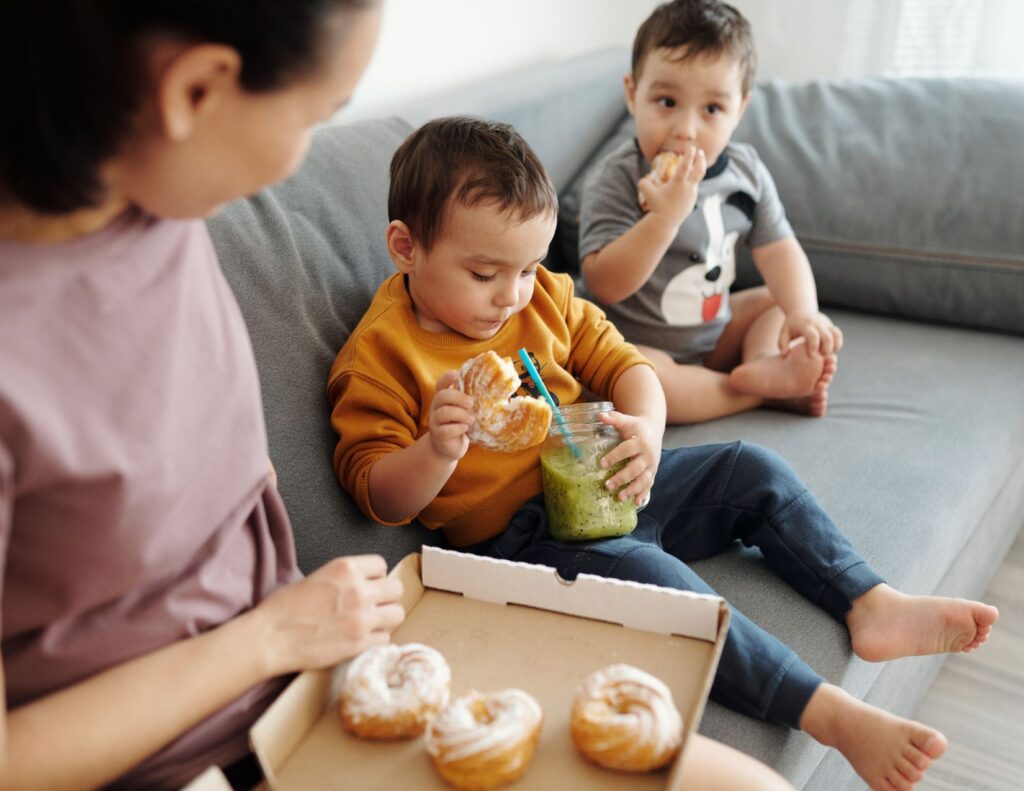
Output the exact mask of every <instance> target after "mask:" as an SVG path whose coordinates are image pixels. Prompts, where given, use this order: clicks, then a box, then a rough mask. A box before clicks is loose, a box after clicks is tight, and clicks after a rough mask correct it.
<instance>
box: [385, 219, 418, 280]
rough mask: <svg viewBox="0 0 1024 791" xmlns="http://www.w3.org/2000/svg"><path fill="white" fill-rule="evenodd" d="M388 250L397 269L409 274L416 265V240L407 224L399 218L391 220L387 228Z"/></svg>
mask: <svg viewBox="0 0 1024 791" xmlns="http://www.w3.org/2000/svg"><path fill="white" fill-rule="evenodd" d="M387 242H388V252H389V253H390V254H391V260H392V261H394V262H395V266H397V267H398V271H399V272H401V273H402V274H403V275H407V274H409V272H411V271H412V270H413V269H414V268H415V266H416V240H415V239H413V236H412V231H410V230H409V226H408V225H406V224H405V223H404V222H402V221H401V220H392V221H391V224H390V225H388V230H387Z"/></svg>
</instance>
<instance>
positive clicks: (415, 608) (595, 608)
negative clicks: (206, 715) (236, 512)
mask: <svg viewBox="0 0 1024 791" xmlns="http://www.w3.org/2000/svg"><path fill="white" fill-rule="evenodd" d="M391 575H392V576H395V577H397V578H399V579H400V580H401V581H402V582H403V584H404V587H405V592H404V594H403V597H402V605H403V606H404V607H405V609H406V612H407V613H408V616H407V620H406V623H405V624H403V625H402V626H401V627H399V629H398V630H396V633H395V640H396V642H412V641H417V642H427V643H428V644H433V645H435V646H436V647H439V648H442V649H443V650H442V653H445V655H446V657H448V658H449V660H450V662H451V663H452V669H453V690H452V692H453V694H461V693H462V692H463V691H465V690H460V689H458V688H457V686H456V684H455V683H454V682H455V679H456V677H457V676H458V675H459V674H460V672H461V674H462V675H463V676H464V677H465V676H466V675H468V674H469V671H472V673H475V674H476V676H477V677H476V678H473V679H471V681H472V683H470V687H473V688H487V687H486V686H483V684H486V683H487V681H486V680H485V681H483V682H482V683H481V678H480V674H481V673H483V672H485V671H486V670H487V668H488V667H491V666H493V667H491V672H492V673H493V674H495V675H496V676H497V680H496V681H495V682H494V683H496V684H502V680H503V679H505V678H508V677H509V676H510V674H511V673H512V670H511V668H512V667H514V665H515V664H516V657H514V656H512V655H510V652H511V653H515V652H517V651H522V652H524V655H529V652H530V651H531V650H532V651H534V652H536V651H538V650H541V651H543V650H544V649H545V648H546V647H547V646H549V645H550V646H555V645H561V646H563V648H564V647H567V648H568V649H577V650H578V649H579V648H580V646H581V645H583V644H584V643H587V641H590V645H587V646H585V649H586V650H588V651H590V652H591V654H595V653H596V654H602V653H605V652H604V651H603V648H604V647H605V646H609V648H610V641H616V645H617V646H618V648H619V649H620V650H619V653H621V651H622V650H627V651H628V650H633V651H634V653H635V651H636V650H638V646H642V645H644V646H647V647H646V648H644V650H645V651H649V654H650V656H651V657H652V661H655V660H657V659H658V658H659V657H658V656H656V655H660V660H661V661H662V662H663V665H662V669H663V670H664V672H663V673H662V674H660V677H662V679H663V680H666V682H671V681H673V680H674V679H671V678H669V677H668V676H669V675H671V672H672V671H671V667H672V665H671V664H664V663H665V661H666V660H670V661H674V660H675V658H676V657H683V658H684V659H685V661H686V662H687V663H688V665H687V666H688V667H689V668H690V671H691V672H689V673H688V674H687V675H686V678H685V684H686V689H685V692H686V695H685V697H686V700H687V702H686V703H685V705H681V706H680V711H681V713H682V714H683V718H684V750H685V745H686V741H687V740H688V737H689V734H690V733H692V732H693V731H694V730H696V727H697V725H698V724H699V721H700V716H701V714H702V713H703V708H704V703H705V701H706V700H707V695H708V692H709V691H710V687H711V683H712V680H713V678H714V670H715V668H716V667H717V664H718V658H719V656H720V654H721V650H722V645H723V643H724V639H725V633H726V630H727V627H728V621H729V610H728V607H727V606H726V604H725V602H724V601H723V600H722V599H721V598H720V597H717V596H706V595H702V594H694V593H688V592H684V591H676V590H670V589H666V588H660V587H658V586H654V585H643V584H639V583H632V582H624V581H620V580H611V579H605V578H602V577H595V576H591V575H580V576H579V577H578V578H577V579H576V580H574V581H571V582H568V581H565V580H563V579H561V578H560V577H559V576H558V573H557V571H556V570H555V569H552V568H547V567H544V566H537V565H532V564H526V563H516V562H512V561H505V560H496V559H492V558H486V557H480V556H476V555H470V554H466V553H462V552H453V551H450V550H444V549H438V548H434V547H424V550H423V554H422V556H420V555H410V556H408V557H406V558H405V559H404V560H402V562H401V563H399V564H398V565H397V566H396V567H395V568H394V569H393V570H392V572H391ZM453 594H456V595H453ZM506 605H514V606H509V607H506ZM515 605H518V606H515ZM566 615H568V616H574V617H573V618H570V619H568V620H567V619H566V618H565V616H566ZM455 621H458V623H457V624H456V623H455ZM524 624H526V626H524ZM498 625H500V627H501V628H500V629H497V628H496V627H497V626H498ZM621 627H625V628H627V629H630V630H634V633H633V634H632V635H631V639H629V640H626V641H622V640H621V638H622V632H621ZM488 628H490V629H492V630H493V632H492V634H491V638H490V639H491V642H492V643H493V642H494V641H495V639H497V640H501V639H505V640H507V641H508V644H506V645H503V646H499V647H496V648H494V651H495V652H496V655H495V656H494V657H492V658H491V659H492V661H491V662H489V663H488V662H481V661H480V656H481V652H482V651H486V650H488V649H487V647H486V646H487V643H486V642H480V641H477V642H475V643H473V644H472V645H470V644H469V643H466V644H462V643H461V642H460V641H461V640H462V635H461V634H459V638H458V639H457V640H454V642H453V641H452V637H451V636H452V635H453V634H458V633H459V632H460V630H463V631H469V632H473V633H474V634H476V633H478V632H480V631H481V630H486V629H488ZM537 628H541V629H542V630H543V631H542V633H543V634H545V635H546V639H545V640H540V641H539V640H535V639H533V640H530V639H526V640H524V639H521V638H522V633H523V631H524V629H537ZM423 630H427V631H426V632H424V631H423ZM533 633H534V632H530V635H532V634H533ZM424 634H426V635H427V637H426V638H424ZM645 635H646V636H645ZM517 636H518V637H517ZM445 639H448V640H449V642H448V643H444V640H445ZM467 639H469V638H467ZM559 640H561V641H562V643H559V642H558V641H559ZM566 641H568V642H566ZM602 641H604V642H602ZM645 641H646V642H645ZM595 645H596V646H597V647H598V649H597V650H596V651H595V650H594V646H595ZM563 648H559V649H557V650H558V651H562V650H563ZM680 651H686V652H688V653H687V655H686V656H685V657H684V656H683V654H681V653H679V652H680ZM673 652H676V653H673ZM608 653H609V655H610V656H615V655H616V651H614V650H610V651H609V652H608ZM460 654H467V655H471V656H472V661H471V662H468V663H467V660H466V656H460ZM646 655H647V654H645V656H646ZM548 657H551V655H550V654H548ZM560 657H561V655H560V654H559V656H556V657H551V660H552V661H551V662H550V663H546V664H545V668H544V672H545V674H550V673H559V672H561V673H562V675H563V676H564V677H559V678H558V679H556V680H557V681H558V682H559V685H560V687H561V689H560V690H559V694H560V695H564V694H567V692H566V691H567V690H568V689H571V688H574V686H575V684H577V683H578V681H579V680H580V678H577V677H576V675H577V674H576V673H575V672H574V671H575V669H576V665H573V664H572V662H573V661H576V660H566V661H567V662H568V663H569V665H570V668H569V669H568V670H567V669H566V668H562V669H561V670H558V669H557V667H556V666H557V664H558V662H557V661H555V660H557V659H559V658H560ZM590 658H591V659H593V658H594V657H593V656H592V655H591V657H590ZM534 660H535V657H534ZM616 661H617V660H616ZM460 662H461V663H462V664H461V669H460ZM347 664H348V663H347V662H345V663H342V664H341V665H339V666H338V667H336V668H333V669H327V670H320V671H314V672H307V673H303V674H301V675H300V676H298V677H297V678H296V679H295V680H294V681H293V682H292V684H291V685H290V686H289V687H288V688H287V689H286V690H285V691H284V692H283V693H282V694H281V695H280V696H279V697H278V699H277V700H276V701H275V702H274V703H273V704H272V705H271V707H270V708H269V709H268V710H267V711H266V712H265V713H264V715H263V716H262V717H261V718H260V719H259V720H258V721H257V723H256V724H255V725H254V726H253V728H252V730H251V731H250V742H251V744H252V748H253V752H254V753H255V754H256V756H257V758H258V759H259V761H260V764H261V766H262V768H263V772H264V776H265V777H266V778H267V782H268V784H269V785H270V786H271V788H274V787H281V783H280V782H279V780H280V775H281V772H282V770H283V769H284V768H285V765H286V764H287V763H288V762H289V760H290V759H291V758H292V757H293V756H294V757H295V759H296V761H299V762H302V761H311V760H312V761H318V760H320V759H321V757H323V756H325V755H327V753H329V752H330V753H334V752H336V751H335V750H334V749H333V747H328V745H338V744H339V743H340V744H341V746H343V747H347V748H349V749H359V750H361V751H362V752H361V753H360V756H367V760H368V761H369V760H371V759H373V756H374V754H375V751H377V750H379V749H380V745H379V743H367V742H360V743H358V744H357V743H356V742H355V741H354V740H352V739H351V737H348V736H347V735H342V734H341V732H340V723H339V722H338V718H337V717H336V716H333V713H332V712H327V711H325V708H327V707H328V706H331V704H332V703H333V702H334V700H336V698H337V695H338V690H339V686H340V680H341V679H342V678H343V676H344V671H345V669H346V667H347ZM607 664H610V662H608V663H607ZM481 665H483V667H482V666H481ZM595 669H596V668H595ZM534 681H536V679H534ZM541 681H552V679H549V678H546V677H545V678H542V679H541ZM674 681H677V682H678V679H675V680H674ZM537 683H540V681H537ZM669 685H670V687H671V686H672V684H671V683H670V684H669ZM502 686H509V684H502ZM524 688H528V689H529V691H531V693H535V694H537V696H538V698H539V699H541V700H542V703H544V702H545V700H544V695H545V694H547V692H549V691H545V690H543V689H538V687H537V686H536V685H534V687H532V688H530V687H526V686H525V685H524ZM677 690H678V683H677V688H676V690H674V692H673V694H676V691H677ZM677 702H678V700H677ZM564 704H565V701H559V705H558V706H557V708H554V707H550V704H549V707H548V708H545V719H546V724H545V729H546V731H547V729H548V724H547V720H548V719H549V718H548V712H549V710H550V711H551V712H552V714H553V715H557V716H560V714H561V711H562V710H563V709H565V708H566V707H565V705H564ZM332 708H333V707H332ZM557 716H555V717H553V718H552V720H554V719H557ZM551 727H555V726H554V724H553V723H552V726H551ZM565 730H567V729H565ZM307 737H308V738H307ZM545 738H546V733H545V734H543V735H542V746H543V745H544V739H545ZM339 740H344V741H343V742H340V741H339ZM563 741H564V742H565V745H567V746H564V745H563V747H564V749H566V750H572V747H571V742H570V740H569V739H568V735H567V734H566V735H565V737H564V740H563ZM392 749H394V748H392ZM538 752H540V750H538ZM350 758H351V756H350ZM336 759H337V756H333V757H332V756H327V757H326V758H324V760H327V761H330V760H336ZM422 760H424V761H425V760H426V759H425V758H423V759H422ZM358 763H361V761H355V760H350V762H349V763H347V764H345V768H346V771H348V772H353V771H354V772H358V771H359V770H358V769H354V768H353V766H354V765H355V764H358ZM583 763H585V762H583V761H582V760H581V759H578V756H576V755H575V753H573V754H572V760H571V761H562V762H561V764H564V765H565V766H566V767H567V768H566V770H565V771H566V772H568V773H569V775H571V773H572V771H574V770H573V769H572V766H575V765H577V764H583ZM680 764H681V762H680V761H677V762H676V764H675V766H674V768H673V770H672V771H671V772H670V774H669V777H668V781H667V785H666V781H665V779H664V774H661V775H660V776H658V777H655V778H653V780H654V782H657V783H658V784H659V787H669V788H676V787H678V784H679V781H680V777H679V775H680ZM588 766H589V765H588ZM426 768H427V772H428V773H430V774H429V781H428V780H425V784H426V785H427V787H436V786H435V785H434V784H432V783H431V782H430V781H436V778H435V777H434V776H433V774H432V772H431V770H430V768H429V766H427V767H426ZM591 770H592V767H591ZM531 771H532V770H531ZM559 771H561V769H560V770H559ZM605 776H606V777H608V778H610V780H608V781H607V782H608V783H612V782H616V781H619V782H622V776H621V775H617V774H612V773H605ZM335 778H336V779H337V776H336V775H335ZM351 779H352V780H353V781H358V777H352V778H351ZM536 780H537V777H536V776H533V777H531V775H529V774H528V775H527V777H526V778H524V782H526V783H527V786H528V787H531V788H532V787H535V785H536ZM629 780H630V781H632V780H633V778H632V777H631V778H629ZM574 781H575V777H572V776H567V777H565V778H563V782H569V783H572V782H574ZM306 782H307V783H308V784H309V786H310V787H312V785H313V782H312V781H311V780H309V779H308V778H307V781H306ZM437 782H439V781H437ZM287 785H288V787H289V788H291V787H299V786H298V785H296V784H295V783H294V782H289V783H288V784H287ZM524 787H526V786H524ZM648 787H651V786H650V784H649V785H648Z"/></svg>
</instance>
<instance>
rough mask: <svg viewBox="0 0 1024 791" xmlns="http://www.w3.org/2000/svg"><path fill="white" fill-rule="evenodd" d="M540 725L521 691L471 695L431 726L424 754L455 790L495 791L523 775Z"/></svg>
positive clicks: (538, 710) (539, 714)
mask: <svg viewBox="0 0 1024 791" xmlns="http://www.w3.org/2000/svg"><path fill="white" fill-rule="evenodd" d="M542 719H543V713H542V712H541V708H540V704H539V703H537V701H536V700H535V699H534V698H533V697H532V696H531V695H529V694H528V693H526V692H523V690H521V689H506V690H503V691H501V692H494V693H491V694H487V695H483V694H481V693H479V692H471V693H469V694H468V695H464V696H463V697H461V698H458V699H456V700H453V701H452V702H451V703H450V704H448V706H447V707H446V708H445V709H443V710H442V711H441V712H440V713H439V714H438V715H437V717H435V718H434V719H433V720H432V721H431V723H430V727H429V728H428V729H427V734H426V745H427V752H428V753H430V756H431V759H432V760H433V762H434V766H435V767H436V768H437V770H438V772H440V774H441V776H442V777H444V779H445V780H447V781H448V782H449V783H450V784H451V785H453V786H455V787H456V788H473V789H485V788H493V787H495V786H497V785H502V784H504V783H507V782H510V781H511V780H514V779H515V778H517V777H519V776H521V775H522V774H523V773H524V772H525V771H526V769H527V767H528V766H529V763H530V760H531V759H532V757H533V750H534V747H535V746H536V744H537V740H538V739H539V738H540V727H541V721H542Z"/></svg>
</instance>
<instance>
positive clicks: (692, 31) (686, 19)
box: [633, 0, 757, 96]
mask: <svg viewBox="0 0 1024 791" xmlns="http://www.w3.org/2000/svg"><path fill="white" fill-rule="evenodd" d="M683 46H685V47H686V48H687V50H686V56H685V58H684V60H685V59H688V58H693V57H696V56H698V55H704V54H710V55H718V54H720V53H723V52H727V53H729V55H731V56H732V57H733V58H734V59H735V60H736V61H737V62H738V63H739V64H740V67H741V68H742V69H743V95H744V96H746V95H747V94H748V93H750V89H751V88H752V87H753V85H754V72H755V71H756V67H757V55H756V53H755V51H754V36H753V33H752V32H751V30H750V23H749V22H748V21H747V20H746V18H745V17H744V16H743V15H742V14H741V13H740V12H739V11H737V10H736V9H735V8H733V7H732V6H731V5H728V4H727V3H722V2H720V1H719V0H672V2H670V3H662V4H661V5H660V6H658V7H657V8H655V9H654V11H653V12H652V13H651V15H650V16H649V17H647V19H646V20H645V21H644V23H643V24H642V25H641V26H640V29H639V30H638V31H637V33H636V37H635V38H634V39H633V79H634V80H639V79H640V73H641V72H642V71H643V66H644V61H645V60H646V59H647V56H648V55H649V54H650V53H651V51H652V50H655V49H663V48H664V49H676V48H677V47H683Z"/></svg>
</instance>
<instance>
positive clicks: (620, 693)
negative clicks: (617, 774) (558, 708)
mask: <svg viewBox="0 0 1024 791" xmlns="http://www.w3.org/2000/svg"><path fill="white" fill-rule="evenodd" d="M570 728H571V731H572V740H573V743H574V744H575V745H576V748H577V749H578V750H579V751H580V752H581V753H583V755H584V756H585V757H586V758H588V759H589V760H591V761H593V762H594V763H595V764H597V765H599V766H603V767H605V768H607V769H618V770H620V771H624V772H647V771H650V770H652V769H658V768H660V767H662V766H665V765H666V764H667V763H669V762H670V761H671V760H672V759H673V758H675V756H676V754H677V753H678V752H679V748H680V747H681V746H682V742H683V718H682V717H681V716H680V714H679V710H678V709H677V708H676V706H675V703H673V702H672V693H671V692H670V691H669V688H668V687H666V686H665V684H664V683H663V682H662V681H661V680H660V679H658V678H655V677H654V676H652V675H651V674H650V673H646V672H644V671H643V670H640V669H639V668H636V667H633V666H632V665H611V666H609V667H606V668H605V669H603V670H598V671H597V672H596V673H591V674H590V675H589V676H587V678H586V679H585V680H584V681H583V685H582V686H581V687H580V690H579V692H578V694H577V696H576V700H575V702H574V703H573V707H572V717H571V720H570Z"/></svg>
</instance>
